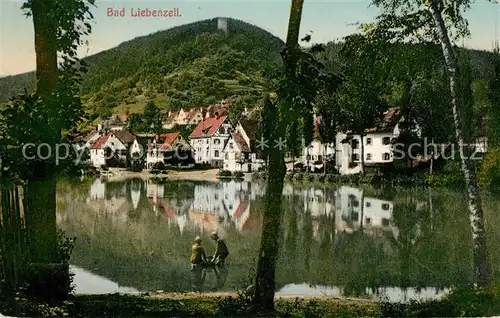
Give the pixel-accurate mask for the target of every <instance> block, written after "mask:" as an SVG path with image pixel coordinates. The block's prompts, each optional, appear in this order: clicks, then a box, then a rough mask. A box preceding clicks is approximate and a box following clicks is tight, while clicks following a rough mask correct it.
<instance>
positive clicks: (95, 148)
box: [90, 130, 140, 168]
mask: <svg viewBox="0 0 500 318" xmlns="http://www.w3.org/2000/svg"><path fill="white" fill-rule="evenodd" d="M138 149H140V145H139V144H138V142H137V140H136V137H135V135H134V134H132V133H130V132H128V131H126V130H121V131H111V132H109V133H107V134H103V135H101V136H100V137H99V138H98V139H97V140H96V141H95V142H94V143H93V144H92V145H91V146H90V160H91V162H92V165H93V166H94V167H97V168H101V167H102V166H127V165H128V158H129V157H130V156H132V154H133V152H135V151H137V150H138Z"/></svg>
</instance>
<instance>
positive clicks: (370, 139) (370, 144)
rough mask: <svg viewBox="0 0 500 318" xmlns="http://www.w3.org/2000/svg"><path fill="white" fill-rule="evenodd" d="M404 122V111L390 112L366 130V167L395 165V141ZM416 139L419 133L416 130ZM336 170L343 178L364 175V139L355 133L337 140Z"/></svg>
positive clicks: (340, 136)
mask: <svg viewBox="0 0 500 318" xmlns="http://www.w3.org/2000/svg"><path fill="white" fill-rule="evenodd" d="M404 121H405V119H404V117H403V114H402V112H401V109H400V108H398V107H393V108H389V109H388V110H387V111H386V112H385V113H384V114H383V117H382V119H381V120H380V122H379V123H378V124H377V125H376V126H375V127H373V128H370V129H366V130H365V135H364V136H363V140H362V142H363V146H364V147H363V150H364V151H363V152H364V160H363V165H364V166H366V167H369V166H382V165H385V164H388V163H392V162H393V161H394V151H393V150H394V149H393V145H392V142H393V139H394V138H397V137H398V136H399V135H400V131H401V129H400V125H401V123H403V122H404ZM415 132H416V133H417V135H419V134H420V129H419V128H418V127H416V128H415ZM336 145H337V149H336V166H337V169H338V171H339V173H340V174H353V173H359V172H361V157H360V156H361V136H360V135H356V134H352V133H338V134H337V136H336Z"/></svg>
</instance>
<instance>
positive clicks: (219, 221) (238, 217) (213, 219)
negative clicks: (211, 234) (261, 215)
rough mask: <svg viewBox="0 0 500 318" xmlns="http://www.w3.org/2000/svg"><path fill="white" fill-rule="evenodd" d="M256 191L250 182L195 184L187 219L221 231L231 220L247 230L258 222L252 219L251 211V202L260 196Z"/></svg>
mask: <svg viewBox="0 0 500 318" xmlns="http://www.w3.org/2000/svg"><path fill="white" fill-rule="evenodd" d="M259 191H261V189H258V188H257V187H255V186H253V187H252V184H251V182H235V181H229V182H221V183H218V184H197V185H196V186H195V190H194V201H193V204H192V206H191V211H190V219H191V220H193V221H195V223H197V224H198V226H200V227H201V228H203V229H204V230H207V228H210V229H212V230H221V229H223V228H224V227H227V226H229V224H230V223H231V222H233V223H234V224H235V225H236V227H237V228H238V229H239V230H249V227H250V226H255V225H256V224H258V222H254V221H255V220H254V221H251V220H253V218H254V217H253V216H252V215H251V214H250V202H251V201H252V200H255V199H256V198H257V197H258V196H260V195H261V193H260V192H259ZM191 216H192V217H191ZM209 220H210V221H209ZM252 224H253V225H252Z"/></svg>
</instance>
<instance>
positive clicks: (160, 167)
mask: <svg viewBox="0 0 500 318" xmlns="http://www.w3.org/2000/svg"><path fill="white" fill-rule="evenodd" d="M152 170H165V164H164V163H163V162H162V161H159V162H157V163H155V164H153V167H152Z"/></svg>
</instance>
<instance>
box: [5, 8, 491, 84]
mask: <svg viewBox="0 0 500 318" xmlns="http://www.w3.org/2000/svg"><path fill="white" fill-rule="evenodd" d="M22 2H23V1H22V0H0V38H1V43H0V76H5V75H13V74H19V73H24V72H28V71H32V70H34V68H35V52H34V46H33V25H32V20H31V19H30V18H29V19H27V18H25V17H24V16H23V14H22V11H21V10H20V7H21V4H22ZM369 3H370V2H369V1H366V0H365V1H363V0H359V1H336V0H330V1H327V0H315V1H310V0H306V1H305V2H304V11H303V18H302V26H301V35H304V34H306V33H308V32H309V30H312V31H313V41H314V42H328V41H331V40H334V39H340V38H342V37H344V36H346V35H349V34H351V33H354V32H356V26H353V25H352V24H353V23H356V22H369V21H372V20H373V18H374V17H375V15H376V14H377V10H376V9H375V8H372V7H369ZM96 5H97V6H98V7H97V8H93V9H92V12H93V13H94V16H95V19H94V21H93V22H92V23H93V32H92V34H91V35H90V36H89V37H88V41H89V46H88V47H84V48H82V49H81V56H82V57H84V56H86V55H91V54H94V53H97V52H100V51H102V50H107V49H110V48H112V47H115V46H117V45H118V44H120V43H122V42H124V41H127V40H131V39H133V38H135V37H138V36H143V35H147V34H150V33H153V32H156V31H160V30H165V29H169V28H171V27H174V26H178V25H182V24H186V23H191V22H195V21H199V20H204V19H209V18H214V17H231V18H236V19H239V20H243V21H245V22H248V23H251V24H254V25H256V26H259V27H261V28H263V29H265V30H267V31H269V32H271V33H272V34H274V35H275V36H278V37H280V38H281V39H284V38H285V36H286V28H287V27H288V15H289V12H290V0H274V1H273V0H270V1H262V0H261V1H258V0H256V1H248V0H247V1H241V0H240V1H239V0H226V1H207V0H201V1H169V0H163V1H161V0H156V1H130V0H129V1H127V0H121V1H112V0H96ZM108 7H112V8H115V9H119V8H125V10H126V12H127V16H125V17H108V16H106V9H107V8H108ZM131 8H141V9H146V8H149V9H162V10H164V9H171V8H179V10H180V13H181V17H175V18H168V17H149V18H146V17H143V18H133V17H131V16H130V15H129V11H130V9H131ZM467 18H468V19H469V24H470V31H471V34H472V36H471V39H469V40H466V41H465V45H466V46H467V47H471V48H477V49H486V50H491V48H492V46H493V42H494V40H495V38H496V36H497V33H498V32H497V31H496V30H498V27H499V24H500V23H498V21H500V19H499V18H500V5H495V4H491V3H488V2H487V1H486V0H478V1H476V3H475V4H474V5H473V6H472V9H471V10H470V11H469V12H468V13H467Z"/></svg>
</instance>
